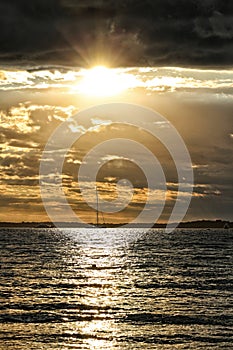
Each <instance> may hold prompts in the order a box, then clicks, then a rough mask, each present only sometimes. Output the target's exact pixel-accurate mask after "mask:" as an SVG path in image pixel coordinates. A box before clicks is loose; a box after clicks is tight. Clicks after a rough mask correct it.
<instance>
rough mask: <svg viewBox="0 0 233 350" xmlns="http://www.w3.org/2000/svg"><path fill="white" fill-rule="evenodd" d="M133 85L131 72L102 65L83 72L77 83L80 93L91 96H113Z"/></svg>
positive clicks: (133, 78)
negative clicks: (127, 72)
mask: <svg viewBox="0 0 233 350" xmlns="http://www.w3.org/2000/svg"><path fill="white" fill-rule="evenodd" d="M134 85H135V77H134V76H133V75H132V74H126V73H123V72H120V71H119V70H117V69H111V68H107V67H104V66H96V67H93V68H91V69H88V70H85V71H84V72H83V78H82V80H81V81H80V83H79V84H78V85H77V89H78V91H79V92H80V93H82V94H85V95H91V96H98V97H104V96H113V95H117V94H119V93H121V92H123V91H124V90H127V89H128V88H130V87H133V86H134Z"/></svg>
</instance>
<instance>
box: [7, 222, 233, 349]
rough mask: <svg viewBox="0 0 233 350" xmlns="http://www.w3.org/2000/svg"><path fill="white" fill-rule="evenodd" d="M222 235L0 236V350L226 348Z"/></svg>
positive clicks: (228, 288) (228, 283)
mask: <svg viewBox="0 0 233 350" xmlns="http://www.w3.org/2000/svg"><path fill="white" fill-rule="evenodd" d="M232 242H233V232H232V231H230V230H176V231H175V232H174V233H173V234H167V233H164V232H163V230H150V231H149V232H146V231H143V229H93V230H91V229H86V230H83V229H82V230H81V229H80V230H77V229H73V230H72V229H67V230H65V231H63V232H61V231H59V230H57V229H17V230H16V229H1V232H0V261H1V262H0V264H1V269H0V349H1V350H3V349H4V350H6V349H9V350H13V349H14V350H16V349H25V350H28V349H39V350H40V349H64V350H68V349H99V350H102V349H109V350H111V349H126V350H128V349H133V350H134V349H164V350H165V349H166V350H169V349H205V350H208V349H233V293H232V292H233V283H232V282H233V243H232Z"/></svg>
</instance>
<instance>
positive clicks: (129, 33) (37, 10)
mask: <svg viewBox="0 0 233 350" xmlns="http://www.w3.org/2000/svg"><path fill="white" fill-rule="evenodd" d="M232 23H233V5H232V2H230V1H222V0H195V1H194V0H173V1H171V0H145V1H141V0H126V1H113V0H108V1H107V0H93V1H91V0H88V1H85V2H84V1H81V2H80V1H75V0H34V1H26V0H12V1H7V0H1V1H0V24H1V40H0V44H1V45H0V60H1V62H3V63H6V62H8V63H9V61H11V62H14V63H15V62H17V63H20V64H22V63H24V64H33V65H35V64H46V65H48V64H63V65H64V64H72V65H77V66H90V65H93V64H96V63H99V62H103V61H106V62H109V63H110V64H112V65H113V66H135V65H136V66H141V65H144V66H145V65H173V66H174V65H175V66H232V62H233V41H232V38H233V24H232Z"/></svg>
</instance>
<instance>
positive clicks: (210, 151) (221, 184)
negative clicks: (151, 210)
mask: <svg viewBox="0 0 233 350" xmlns="http://www.w3.org/2000/svg"><path fill="white" fill-rule="evenodd" d="M232 81H233V71H232V70H230V69H226V70H223V69H217V70H214V69H194V68H193V69H191V68H178V67H160V68H159V67H130V68H129V67H128V68H115V69H114V68H108V67H107V65H106V66H95V67H92V68H91V69H84V68H71V67H69V68H66V67H61V66H53V67H47V68H38V69H35V68H32V67H27V66H24V67H17V66H14V67H13V66H11V67H6V66H2V69H1V71H0V85H1V92H0V104H1V111H0V116H1V126H0V148H1V155H0V191H1V199H0V206H1V211H0V220H1V221H44V220H47V219H48V218H47V216H46V214H45V210H44V208H43V204H42V202H41V198H40V191H39V164H40V160H41V156H42V151H43V148H44V146H45V144H46V142H47V141H48V139H49V136H50V135H51V134H52V132H53V131H54V130H55V129H56V127H57V126H58V125H59V124H61V123H62V122H63V121H64V120H66V119H67V118H71V117H72V116H73V115H75V114H76V113H78V112H79V111H81V110H83V109H85V108H88V107H91V106H94V105H97V104H103V103H110V102H123V103H133V104H138V105H141V106H144V107H149V108H152V109H153V110H155V111H157V112H158V113H160V114H162V115H163V116H164V117H165V118H166V119H167V120H168V121H169V122H171V123H172V124H173V125H174V126H175V128H176V129H177V131H178V132H179V133H180V135H181V136H182V138H183V140H184V142H185V144H186V146H187V148H188V150H189V152H190V155H191V158H192V163H193V171H194V176H195V178H194V180H195V183H194V191H193V198H192V202H191V206H190V208H189V210H188V212H187V215H186V217H185V220H194V219H200V218H201V219H202V218H207V219H217V218H222V219H232V210H231V209H232V208H231V198H232V197H231V196H232V175H231V174H232V169H231V168H232V160H233V159H232V142H233V137H232V135H233V130H232V111H233V108H232V107H233V98H232V96H233V95H232V94H233V85H232ZM98 118H99V116H93V118H92V120H93V127H97V129H98V126H100V124H101V120H98ZM142 118H143V116H142ZM77 127H78V128H79V129H80V128H83V130H84V132H83V136H82V137H81V138H80V140H79V141H78V142H77V143H75V144H74V145H73V147H72V149H71V150H70V152H69V153H68V154H67V156H66V159H65V164H64V169H63V188H64V192H65V194H66V197H67V200H68V202H69V204H70V205H71V207H72V209H73V210H74V211H75V212H77V213H78V215H80V217H81V218H82V219H83V220H85V221H87V222H93V221H95V211H94V210H93V209H91V208H90V207H88V206H87V204H86V203H84V200H83V197H82V195H81V193H80V189H79V184H78V179H77V173H78V169H79V166H80V164H81V163H82V160H83V157H84V156H85V154H86V153H87V152H88V151H89V150H90V149H91V148H93V147H94V146H95V145H97V144H98V143H101V142H103V141H104V140H108V139H111V138H116V137H123V138H124V137H130V138H132V139H134V140H136V141H137V142H139V143H141V144H143V145H144V146H145V147H147V148H148V149H149V150H150V151H151V152H153V154H155V155H156V157H157V158H158V159H159V161H160V163H161V164H162V166H163V169H164V172H165V175H166V185H167V191H166V205H165V208H164V211H163V213H162V215H161V217H160V221H165V220H167V219H168V217H169V215H170V213H171V210H172V208H173V206H174V203H175V201H176V195H177V186H178V180H177V174H176V169H175V166H174V163H173V161H172V159H171V156H170V154H169V153H168V152H167V150H166V149H165V147H164V146H163V145H162V144H161V143H160V142H159V141H158V140H156V139H153V138H152V136H151V135H149V134H148V133H146V132H143V131H142V130H137V129H135V128H133V127H132V128H130V127H129V126H121V127H120V126H119V127H118V128H116V127H114V125H111V123H109V124H108V123H105V124H104V125H103V124H102V125H101V126H100V127H99V129H98V131H97V130H96V128H93V129H90V130H86V129H85V125H84V124H81V123H80V125H73V131H74V132H75V128H77ZM105 158H106V159H105V161H106V164H105V165H104V166H103V167H102V168H101V171H100V173H99V175H98V179H97V185H98V189H99V196H100V197H101V198H103V199H106V200H112V199H114V198H116V195H117V193H116V182H117V181H118V180H119V179H125V178H127V179H129V180H130V181H131V182H132V184H133V185H134V193H133V196H132V200H131V202H130V204H129V205H128V207H127V208H126V209H125V210H124V211H120V212H119V213H117V214H105V220H106V221H107V222H126V221H128V220H131V219H132V218H134V217H135V216H137V215H138V213H139V212H140V210H142V209H143V206H144V204H145V201H146V198H147V195H148V191H151V193H152V196H154V197H153V198H154V200H155V203H159V201H160V200H161V196H162V194H163V193H162V190H161V189H160V188H159V187H158V188H153V189H148V188H147V182H146V179H145V176H144V175H143V173H142V172H141V170H140V169H139V168H138V167H137V166H136V165H134V164H133V162H132V159H128V158H127V156H126V157H125V158H124V159H123V160H122V159H119V157H117V156H116V155H114V154H111V153H109V154H106V156H105ZM145 161H146V160H145ZM88 186H89V187H90V188H91V187H92V186H93V184H92V183H89V184H87V196H88ZM121 195H122V198H124V196H125V197H127V196H128V191H127V188H126V187H124V185H123V186H122V188H121ZM182 195H183V197H184V198H185V196H186V192H185V191H184V192H183V194H182ZM90 200H92V201H93V202H94V201H95V200H96V199H95V198H91V199H90ZM122 200H123V199H122ZM54 205H56V200H55V202H54ZM61 219H62V218H61Z"/></svg>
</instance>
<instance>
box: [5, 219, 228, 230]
mask: <svg viewBox="0 0 233 350" xmlns="http://www.w3.org/2000/svg"><path fill="white" fill-rule="evenodd" d="M125 224H126V223H121V224H106V225H100V226H99V227H100V228H101V227H104V228H117V227H121V226H122V225H125ZM90 225H93V226H96V225H95V224H94V223H90ZM166 225H167V224H166V223H156V224H154V225H153V226H152V227H153V228H165V227H166ZM56 226H59V227H64V228H66V227H67V228H69V227H70V228H75V227H77V228H82V227H85V225H84V224H81V223H80V224H79V223H78V224H77V223H73V222H59V223H57V225H55V224H54V223H51V222H0V227H12V228H20V227H21V228H22V227H31V228H54V227H56ZM129 226H130V227H132V228H133V227H135V228H145V227H147V225H145V224H131V225H129ZM177 227H178V228H233V222H230V221H224V220H215V221H214V220H197V221H186V222H181V223H179V225H178V226H177Z"/></svg>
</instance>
